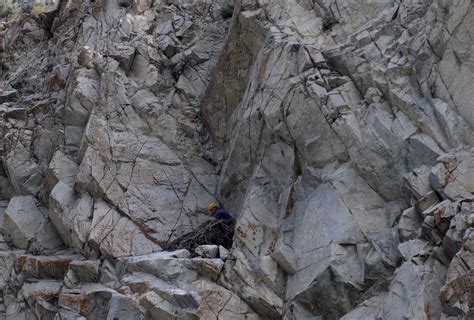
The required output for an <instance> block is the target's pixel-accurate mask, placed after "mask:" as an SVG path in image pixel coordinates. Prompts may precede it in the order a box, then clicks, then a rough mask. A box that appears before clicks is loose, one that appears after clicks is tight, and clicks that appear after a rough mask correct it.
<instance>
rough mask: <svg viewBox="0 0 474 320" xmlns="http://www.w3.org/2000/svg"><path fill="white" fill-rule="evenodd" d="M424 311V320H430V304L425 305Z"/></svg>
mask: <svg viewBox="0 0 474 320" xmlns="http://www.w3.org/2000/svg"><path fill="white" fill-rule="evenodd" d="M424 311H425V315H426V319H428V320H431V319H432V317H431V312H430V304H429V303H427V304H425V306H424Z"/></svg>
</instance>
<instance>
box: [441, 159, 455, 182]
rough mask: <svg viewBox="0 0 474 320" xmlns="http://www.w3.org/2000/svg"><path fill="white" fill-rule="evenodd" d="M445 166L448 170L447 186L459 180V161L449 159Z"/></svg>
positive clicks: (445, 180) (445, 178) (445, 177)
mask: <svg viewBox="0 0 474 320" xmlns="http://www.w3.org/2000/svg"><path fill="white" fill-rule="evenodd" d="M443 165H444V167H445V169H446V174H445V176H444V184H445V185H447V184H449V183H451V182H453V181H455V180H456V178H457V172H456V170H457V168H458V165H459V163H458V161H457V160H456V159H449V160H445V161H443Z"/></svg>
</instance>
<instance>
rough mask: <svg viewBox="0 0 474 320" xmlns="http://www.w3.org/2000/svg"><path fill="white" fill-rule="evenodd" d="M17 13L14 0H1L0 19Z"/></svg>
mask: <svg viewBox="0 0 474 320" xmlns="http://www.w3.org/2000/svg"><path fill="white" fill-rule="evenodd" d="M14 14H15V6H14V5H13V3H12V0H0V19H5V18H8V17H10V16H12V15H14Z"/></svg>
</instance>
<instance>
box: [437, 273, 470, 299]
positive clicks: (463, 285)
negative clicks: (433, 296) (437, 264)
mask: <svg viewBox="0 0 474 320" xmlns="http://www.w3.org/2000/svg"><path fill="white" fill-rule="evenodd" d="M439 298H440V300H441V302H443V303H447V304H451V303H450V302H452V303H455V302H456V301H460V302H461V303H472V302H473V301H474V270H469V272H467V273H465V274H463V275H460V276H459V277H457V278H455V279H454V280H453V281H451V282H449V283H447V284H446V285H445V286H444V287H443V288H442V289H441V292H440V296H439Z"/></svg>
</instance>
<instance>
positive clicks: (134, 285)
mask: <svg viewBox="0 0 474 320" xmlns="http://www.w3.org/2000/svg"><path fill="white" fill-rule="evenodd" d="M127 286H128V287H129V288H130V290H132V292H134V293H139V294H144V293H146V292H148V291H150V289H151V285H150V283H149V282H148V281H136V282H130V283H127Z"/></svg>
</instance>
